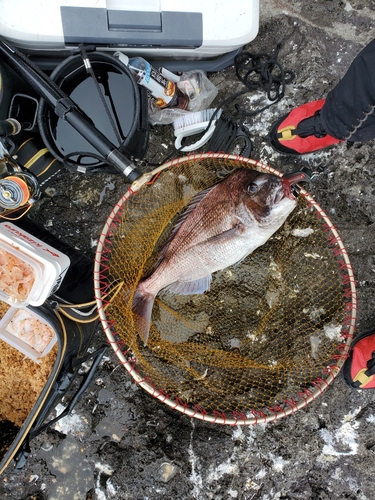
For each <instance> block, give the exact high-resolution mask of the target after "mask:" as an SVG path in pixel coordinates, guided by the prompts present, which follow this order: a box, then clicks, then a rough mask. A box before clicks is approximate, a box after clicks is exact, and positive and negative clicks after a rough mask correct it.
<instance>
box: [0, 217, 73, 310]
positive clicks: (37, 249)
mask: <svg viewBox="0 0 375 500" xmlns="http://www.w3.org/2000/svg"><path fill="white" fill-rule="evenodd" d="M0 252H2V254H3V257H4V258H5V259H6V261H5V263H4V265H3V266H0V300H3V301H4V302H7V303H8V304H10V305H12V306H15V307H23V306H26V305H28V304H30V305H32V306H40V305H41V304H43V302H45V300H46V299H47V298H48V297H49V296H50V295H52V294H53V293H54V292H55V291H56V290H57V289H58V287H59V286H60V283H61V281H62V280H63V278H64V276H65V273H66V271H67V270H68V268H69V265H70V259H69V257H68V256H66V255H65V254H63V253H62V252H60V251H59V250H56V249H55V248H53V247H51V246H50V245H48V244H46V243H44V242H43V241H41V240H39V239H38V238H36V237H34V236H33V235H31V234H30V233H28V232H27V231H24V230H22V229H20V228H19V227H17V226H15V225H14V224H12V223H10V222H3V223H1V224H0ZM5 252H7V254H6V253H5ZM2 260H3V261H4V259H2ZM13 267H15V268H18V269H13ZM19 269H21V270H22V269H23V270H24V271H22V272H21V274H20V273H19ZM29 270H30V271H31V273H32V274H33V275H34V277H33V280H32V282H31V281H29V282H28V283H27V284H26V285H25V286H24V287H23V288H22V287H21V289H20V291H21V292H22V293H21V294H19V293H17V290H16V292H14V288H13V289H12V287H11V283H10V284H9V282H10V280H9V276H11V274H10V273H11V272H12V273H15V279H17V276H21V277H20V278H19V279H20V282H22V281H23V279H24V278H23V276H24V275H25V274H27V273H28V271H29ZM4 272H5V273H6V276H7V278H6V280H4V281H2V277H4V276H3V273H4Z"/></svg>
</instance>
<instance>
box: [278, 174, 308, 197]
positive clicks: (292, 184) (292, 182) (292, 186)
mask: <svg viewBox="0 0 375 500" xmlns="http://www.w3.org/2000/svg"><path fill="white" fill-rule="evenodd" d="M307 179H308V176H307V174H306V173H304V172H301V171H299V172H292V173H291V174H287V175H283V177H282V178H281V185H282V191H283V193H284V196H285V197H286V198H289V199H291V200H295V199H296V198H297V197H298V194H299V189H300V188H299V186H297V185H296V184H297V182H301V181H306V180H307ZM308 180H310V179H308Z"/></svg>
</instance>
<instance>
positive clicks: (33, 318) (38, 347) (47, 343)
mask: <svg viewBox="0 0 375 500" xmlns="http://www.w3.org/2000/svg"><path fill="white" fill-rule="evenodd" d="M0 338H1V339H2V340H4V341H5V342H7V343H8V344H9V345H11V346H12V347H14V348H15V349H17V350H18V351H20V352H22V353H23V354H25V355H26V356H27V357H29V358H30V359H32V360H33V361H36V362H37V363H38V362H40V359H39V358H43V357H44V356H46V355H47V354H48V353H49V352H50V350H51V349H52V347H53V346H54V345H55V343H56V342H57V335H56V332H55V330H54V328H53V327H52V325H51V324H50V323H49V322H48V321H47V320H46V319H45V318H43V317H42V316H40V315H39V314H37V313H36V312H34V311H32V310H31V309H27V308H25V307H10V308H9V310H8V311H7V312H6V314H5V315H4V316H3V318H2V320H1V321H0Z"/></svg>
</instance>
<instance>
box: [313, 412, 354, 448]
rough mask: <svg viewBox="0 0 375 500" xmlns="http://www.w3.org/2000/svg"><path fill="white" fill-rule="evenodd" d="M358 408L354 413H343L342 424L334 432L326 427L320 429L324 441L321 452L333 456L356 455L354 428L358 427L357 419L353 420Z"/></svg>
mask: <svg viewBox="0 0 375 500" xmlns="http://www.w3.org/2000/svg"><path fill="white" fill-rule="evenodd" d="M359 411H360V409H358V410H355V412H354V413H349V414H348V415H345V417H344V418H343V420H342V425H341V427H339V428H338V429H337V430H336V431H335V432H330V431H329V430H328V429H321V430H320V431H319V432H320V435H321V437H322V439H323V441H324V442H325V445H324V446H323V450H322V454H323V455H329V456H334V457H340V456H347V455H356V454H357V453H358V447H359V445H358V443H357V438H358V433H357V431H356V429H358V427H359V422H358V421H353V419H354V417H355V415H356V414H357V413H358V412H359Z"/></svg>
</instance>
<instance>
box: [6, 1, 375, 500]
mask: <svg viewBox="0 0 375 500" xmlns="http://www.w3.org/2000/svg"><path fill="white" fill-rule="evenodd" d="M374 22H375V5H374V3H373V2H364V1H361V0H351V1H350V2H349V1H346V0H345V1H341V0H330V1H325V2H319V1H317V0H315V1H310V2H304V1H302V0H288V1H285V0H261V2H260V30H259V35H258V36H257V38H256V39H255V40H254V41H253V42H252V43H251V44H249V46H248V47H246V50H248V51H250V52H253V53H260V52H262V53H271V52H272V51H273V50H274V49H275V47H276V45H277V44H278V43H281V44H282V48H281V51H280V54H279V61H280V62H281V63H282V65H283V66H284V68H285V69H290V70H293V71H294V72H295V74H296V77H295V79H294V81H293V83H291V84H289V85H288V86H287V89H286V95H285V98H284V99H283V100H281V101H280V102H279V103H277V104H276V105H274V106H272V107H271V108H269V109H267V110H266V111H264V112H263V113H261V114H260V115H258V116H256V117H255V118H252V119H247V120H246V122H245V123H246V124H247V126H248V128H249V131H250V136H251V138H252V141H253V153H252V157H253V158H256V159H261V160H263V161H265V162H267V163H268V164H270V165H272V166H274V167H275V168H277V169H279V170H281V171H287V170H290V169H293V168H300V167H302V166H307V167H310V168H312V169H316V168H318V167H320V166H321V167H324V171H323V172H322V173H321V174H320V175H319V177H318V179H317V181H316V182H315V183H314V184H312V185H311V186H309V188H308V190H309V192H310V193H311V194H312V195H313V197H314V198H315V199H316V201H317V202H318V203H319V204H320V205H321V206H322V208H323V209H324V210H325V211H326V212H327V213H328V214H329V216H330V218H331V220H332V222H333V223H334V224H335V225H336V227H337V229H338V232H339V234H340V236H341V238H342V240H343V242H344V244H345V246H346V248H347V250H348V252H349V257H350V260H351V263H352V265H353V268H354V272H355V276H356V281H357V293H358V301H359V303H358V322H357V327H358V331H359V332H361V331H364V330H366V329H368V328H370V327H371V326H373V325H374V324H375V313H374V305H375V248H374V239H373V235H374V226H375V202H374V191H375V185H374V182H373V178H374V173H375V155H374V152H375V143H374V142H373V141H371V142H368V143H366V144H353V145H347V144H340V145H338V146H334V147H332V148H329V149H327V150H324V151H322V152H318V153H313V154H310V155H307V156H305V157H301V158H295V157H289V156H282V155H279V154H277V153H275V152H274V151H273V150H272V149H271V147H270V146H269V144H268V142H267V132H268V130H269V128H270V126H271V124H272V123H273V121H274V120H275V119H276V118H277V117H278V116H280V115H281V114H284V113H285V112H287V111H288V110H290V109H291V108H293V107H294V106H295V105H298V104H301V103H303V102H306V101H309V100H315V99H319V98H323V97H324V96H325V95H326V94H327V92H328V91H329V90H330V89H331V88H333V86H334V85H335V84H336V83H337V82H338V81H339V79H340V78H341V77H342V76H343V74H344V73H345V71H346V69H347V68H348V66H349V64H350V62H351V61H352V60H353V58H354V57H355V55H356V54H357V53H358V52H359V51H360V49H361V48H362V47H363V46H364V45H365V44H366V43H368V42H369V41H370V40H371V39H372V32H373V27H374ZM210 79H211V80H212V81H213V83H214V84H215V85H216V86H217V88H218V90H219V97H218V99H219V98H220V97H221V98H223V97H224V96H226V95H229V94H230V93H232V92H234V91H236V90H239V89H240V88H242V86H241V85H242V84H241V83H239V81H238V79H237V77H236V75H235V73H234V70H233V67H230V68H227V69H226V70H224V71H222V72H220V73H217V74H213V75H210ZM240 102H241V103H242V105H243V106H245V107H246V106H247V109H248V110H251V109H252V108H255V107H259V106H261V105H264V104H267V99H266V97H265V95H264V92H262V91H261V90H258V91H255V92H254V94H247V95H246V96H244V97H243V98H242V100H240ZM228 111H231V112H232V113H234V115H235V111H234V108H233V107H232V108H230V110H229V109H228ZM172 144H173V138H172V133H171V129H170V127H169V126H162V127H159V128H155V129H153V130H152V135H151V145H150V150H149V153H148V156H147V158H146V159H148V160H149V161H150V162H153V163H158V162H161V161H162V160H163V158H164V157H165V156H166V155H167V154H168V153H170V152H173V148H172ZM146 168H147V167H146ZM125 189H126V184H125V183H124V180H123V178H120V177H119V176H115V175H114V176H111V175H105V174H98V175H97V176H95V177H90V178H88V177H85V176H83V175H80V174H72V173H66V172H64V173H62V174H61V175H59V178H58V179H56V182H55V183H54V184H53V186H52V188H51V189H50V190H49V192H48V194H47V195H46V196H45V197H44V198H43V200H41V201H40V202H38V204H37V206H35V207H34V209H33V216H34V218H35V219H36V220H37V221H39V222H42V223H43V224H44V225H45V226H46V227H48V229H49V230H50V231H51V232H53V233H55V234H56V235H58V236H60V237H64V238H65V240H66V241H67V242H68V243H70V244H72V245H75V246H76V247H78V248H80V249H81V250H82V251H83V252H85V253H86V254H88V255H93V252H94V251H95V247H96V241H97V238H98V236H99V234H100V231H101V229H102V227H103V224H104V221H105V220H106V218H107V216H108V214H109V213H110V210H111V207H112V206H113V205H114V204H115V203H116V201H117V200H118V199H119V198H120V196H121V195H122V193H123V192H124V191H125ZM104 340H105V338H104V335H103V333H102V332H101V330H99V329H98V332H97V335H96V338H95V342H94V345H101V343H102V342H103V341H104ZM374 398H375V393H374V392H372V391H367V392H366V391H354V390H352V389H350V388H348V387H347V386H346V385H345V384H344V383H343V381H342V380H341V377H340V376H339V377H338V378H337V379H336V380H335V381H334V383H333V384H332V386H330V388H329V389H328V390H327V391H325V392H324V393H323V394H322V395H321V396H320V397H318V398H317V399H316V400H315V401H313V402H312V403H311V404H309V405H308V406H307V407H306V408H304V409H302V410H299V411H298V412H296V413H295V414H294V415H292V416H288V417H287V418H284V419H280V420H277V421H276V422H274V423H269V424H266V425H264V424H259V425H255V426H251V427H240V426H234V427H229V426H221V425H216V424H208V423H205V422H201V421H199V420H196V419H191V418H189V417H187V416H185V415H182V414H180V413H179V412H177V411H174V410H171V409H169V408H168V407H167V406H166V405H165V404H163V403H161V402H159V401H157V400H155V399H153V398H152V397H151V396H149V395H148V394H147V393H146V392H145V391H144V390H143V389H141V388H140V387H138V386H137V385H136V384H135V383H134V382H133V381H132V378H131V377H130V376H129V375H128V374H127V373H126V372H125V370H124V369H123V367H121V366H120V365H119V363H118V360H117V358H116V356H115V355H114V353H113V352H112V351H111V350H109V351H108V352H107V355H106V357H105V360H104V362H102V364H101V365H100V367H99V369H98V371H97V375H96V377H95V382H93V383H92V384H91V385H90V387H89V388H88V390H87V391H86V393H85V394H84V396H83V397H82V398H81V400H80V401H79V402H78V404H77V406H76V408H75V410H74V412H73V414H72V415H71V416H70V417H66V418H65V419H64V420H63V421H61V422H60V423H58V424H56V426H55V427H54V428H53V429H52V430H49V431H46V432H45V433H43V434H42V435H41V436H40V437H38V438H37V439H36V440H35V441H33V442H32V455H31V456H30V458H29V459H28V461H27V463H26V465H25V466H24V468H23V469H22V470H21V471H14V470H13V468H12V466H9V467H8V468H7V469H6V471H5V472H4V473H3V475H2V476H1V477H0V497H1V498H2V499H16V500H32V499H38V500H45V499H48V500H73V499H74V500H75V499H77V500H84V499H92V500H94V499H95V500H109V499H112V498H113V499H116V500H125V499H127V500H128V499H129V500H146V499H148V500H158V499H179V500H232V499H237V500H276V499H279V500H281V499H283V500H342V499H351V500H371V499H372V498H373V497H374V493H373V476H374V469H375V466H374V452H375V435H374V427H373V425H374V422H375V399H374ZM66 402H67V398H64V399H63V400H62V402H61V407H63V406H64V404H66Z"/></svg>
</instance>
